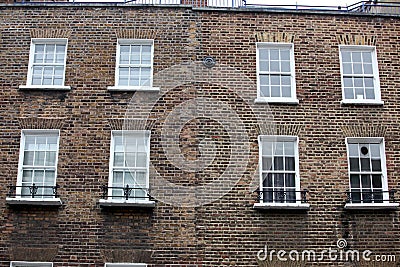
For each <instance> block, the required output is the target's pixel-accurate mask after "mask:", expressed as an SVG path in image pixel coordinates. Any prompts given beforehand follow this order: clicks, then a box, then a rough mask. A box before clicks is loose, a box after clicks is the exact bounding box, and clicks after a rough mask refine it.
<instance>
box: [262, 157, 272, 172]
mask: <svg viewBox="0 0 400 267" xmlns="http://www.w3.org/2000/svg"><path fill="white" fill-rule="evenodd" d="M271 168H272V158H271V157H263V158H262V170H263V171H268V170H270V169H271Z"/></svg>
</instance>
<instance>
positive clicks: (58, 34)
mask: <svg viewBox="0 0 400 267" xmlns="http://www.w3.org/2000/svg"><path fill="white" fill-rule="evenodd" d="M30 34H31V38H69V37H70V36H71V31H70V30H68V29H50V28H47V29H31V31H30Z"/></svg>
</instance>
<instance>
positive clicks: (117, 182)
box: [112, 172, 124, 187]
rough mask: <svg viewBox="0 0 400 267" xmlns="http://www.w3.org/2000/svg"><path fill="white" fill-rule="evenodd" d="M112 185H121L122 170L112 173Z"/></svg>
mask: <svg viewBox="0 0 400 267" xmlns="http://www.w3.org/2000/svg"><path fill="white" fill-rule="evenodd" d="M112 184H113V186H115V187H118V186H123V184H124V181H123V172H114V173H113V182H112Z"/></svg>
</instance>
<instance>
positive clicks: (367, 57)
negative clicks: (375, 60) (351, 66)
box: [362, 52, 372, 63]
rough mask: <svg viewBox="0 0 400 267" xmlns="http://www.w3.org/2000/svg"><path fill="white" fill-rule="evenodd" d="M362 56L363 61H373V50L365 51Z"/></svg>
mask: <svg viewBox="0 0 400 267" xmlns="http://www.w3.org/2000/svg"><path fill="white" fill-rule="evenodd" d="M362 58H363V62H365V63H372V53H371V52H363V53H362Z"/></svg>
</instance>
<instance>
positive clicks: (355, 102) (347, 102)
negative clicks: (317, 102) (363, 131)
mask: <svg viewBox="0 0 400 267" xmlns="http://www.w3.org/2000/svg"><path fill="white" fill-rule="evenodd" d="M340 104H342V105H374V106H383V104H384V102H383V101H381V100H366V99H343V100H342V101H341V102H340Z"/></svg>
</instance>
